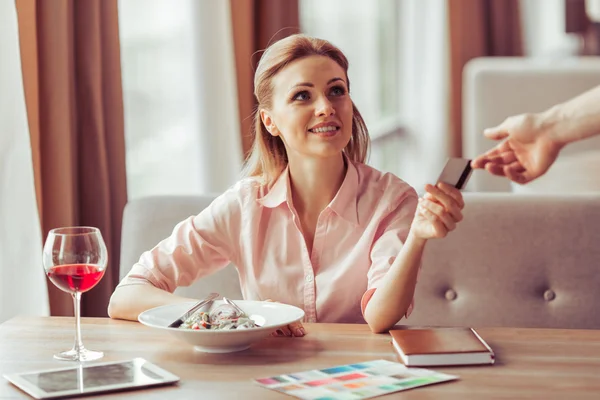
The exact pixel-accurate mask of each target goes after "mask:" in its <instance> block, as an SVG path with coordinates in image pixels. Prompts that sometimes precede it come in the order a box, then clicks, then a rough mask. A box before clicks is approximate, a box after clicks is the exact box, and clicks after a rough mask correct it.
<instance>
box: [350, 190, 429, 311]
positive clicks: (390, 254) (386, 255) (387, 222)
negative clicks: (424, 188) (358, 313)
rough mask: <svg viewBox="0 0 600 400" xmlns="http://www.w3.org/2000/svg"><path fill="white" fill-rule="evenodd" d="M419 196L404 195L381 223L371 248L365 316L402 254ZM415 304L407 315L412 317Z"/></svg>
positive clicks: (414, 193)
mask: <svg viewBox="0 0 600 400" xmlns="http://www.w3.org/2000/svg"><path fill="white" fill-rule="evenodd" d="M417 203H418V196H417V194H416V192H415V191H414V189H410V190H409V191H407V193H406V194H405V195H404V197H403V198H402V200H401V201H400V203H399V204H398V205H397V206H396V207H394V208H393V209H392V210H391V211H390V213H389V214H388V216H387V217H386V218H385V219H384V220H383V221H382V222H381V224H380V229H379V231H380V232H381V234H380V235H379V236H378V237H376V238H375V240H374V241H373V245H372V247H371V267H370V268H369V272H368V274H367V278H368V286H367V291H366V292H365V293H364V295H363V296H362V300H361V309H362V312H363V315H364V311H365V308H366V306H367V303H368V302H369V300H370V299H371V297H372V296H373V294H374V293H375V290H376V289H377V287H378V286H379V285H380V283H381V281H382V280H383V279H384V278H385V275H386V274H387V272H388V271H389V269H390V267H391V265H392V264H393V263H394V261H395V260H396V257H397V256H398V254H399V253H400V250H401V249H402V246H403V245H404V242H406V238H407V237H408V233H409V231H410V226H411V224H412V221H413V218H414V215H415V211H416V209H417ZM413 303H414V300H413V302H411V305H410V307H409V308H408V311H407V313H406V316H407V317H408V315H410V312H411V311H412V308H413Z"/></svg>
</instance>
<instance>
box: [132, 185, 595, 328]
mask: <svg viewBox="0 0 600 400" xmlns="http://www.w3.org/2000/svg"><path fill="white" fill-rule="evenodd" d="M464 197H465V203H466V206H465V210H464V215H465V219H464V221H463V222H462V223H461V224H459V226H458V228H457V229H456V231H454V232H452V233H451V234H450V235H449V236H448V237H447V238H446V239H444V240H437V241H431V242H430V243H428V244H427V248H426V251H425V255H424V259H423V266H422V270H421V274H420V276H419V282H418V284H417V289H416V295H415V296H416V297H415V309H414V312H413V314H412V315H411V316H410V317H409V318H408V319H407V320H402V321H401V322H400V323H402V324H411V325H438V326H458V325H463V326H478V327H482V326H518V327H556V328H558V327H561V328H594V329H598V328H600V194H598V195H577V196H548V195H545V196H534V195H515V194H511V193H465V194H464ZM213 198H214V197H212V196H205V197H201V196H198V197H195V196H188V197H185V196H184V197H178V196H174V197H150V198H144V199H139V200H134V201H131V202H130V203H129V204H127V206H126V208H125V212H124V218H123V236H122V249H121V277H123V276H124V275H125V274H126V273H127V271H129V269H130V268H131V266H132V265H133V264H134V263H135V262H136V261H137V260H138V258H139V256H140V255H141V253H142V252H143V251H145V250H148V249H151V248H152V247H153V246H154V245H155V244H157V243H158V242H159V241H160V240H162V239H164V238H165V237H167V236H168V235H169V234H170V233H171V231H172V229H173V227H174V226H175V224H176V223H177V222H179V221H181V220H183V219H184V218H186V217H188V216H190V215H194V214H197V213H198V212H200V211H201V210H202V209H203V208H204V207H206V206H207V205H208V204H209V203H210V201H211V200H212V199H213ZM209 291H217V292H219V293H221V294H222V295H226V296H230V297H232V298H241V292H240V289H239V281H238V276H237V271H236V270H235V268H234V267H233V266H228V267H227V268H225V269H224V270H222V271H220V272H218V273H216V274H214V275H212V276H209V277H207V278H204V279H202V280H200V281H198V282H196V283H194V284H193V285H192V286H190V287H185V288H178V289H177V293H179V294H182V295H184V296H190V297H200V296H202V295H204V294H206V293H208V292H209Z"/></svg>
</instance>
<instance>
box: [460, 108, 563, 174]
mask: <svg viewBox="0 0 600 400" xmlns="http://www.w3.org/2000/svg"><path fill="white" fill-rule="evenodd" d="M484 135H485V136H486V137H488V138H489V139H492V140H502V142H501V143H499V144H498V145H497V146H495V147H494V148H493V149H491V150H489V151H488V152H486V153H484V154H482V155H480V156H478V157H477V158H475V159H474V160H473V161H472V162H471V166H472V167H473V168H480V169H485V170H487V171H488V172H490V173H491V174H493V175H497V176H505V177H507V178H508V179H510V180H511V181H513V182H517V183H520V184H525V183H528V182H531V181H532V180H534V179H536V178H538V177H540V176H542V175H543V174H545V173H546V171H548V169H549V168H550V166H551V165H552V164H553V163H554V161H555V160H556V157H558V153H559V152H560V149H561V146H560V145H559V144H558V143H556V142H555V141H553V140H552V139H551V137H550V135H549V134H548V132H547V130H546V128H545V127H544V126H542V124H541V123H540V122H539V121H538V119H537V118H536V116H535V114H522V115H517V116H514V117H509V118H507V119H506V120H505V121H504V122H503V123H502V124H500V125H498V126H497V127H495V128H490V129H486V130H485V131H484Z"/></svg>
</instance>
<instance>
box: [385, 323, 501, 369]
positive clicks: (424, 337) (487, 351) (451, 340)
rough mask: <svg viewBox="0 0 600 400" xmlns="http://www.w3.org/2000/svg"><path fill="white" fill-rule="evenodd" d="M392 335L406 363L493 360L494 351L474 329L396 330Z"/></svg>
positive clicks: (436, 363) (439, 363)
mask: <svg viewBox="0 0 600 400" xmlns="http://www.w3.org/2000/svg"><path fill="white" fill-rule="evenodd" d="M390 336H391V337H392V344H393V346H394V350H396V352H397V353H398V355H399V356H400V359H401V360H402V362H403V363H404V365H406V366H411V367H413V366H421V367H422V366H435V365H476V364H493V363H494V352H493V351H492V349H491V348H490V346H488V344H487V343H486V342H485V341H484V340H483V339H482V338H481V336H479V335H478V334H477V332H475V330H473V329H471V328H430V329H395V330H391V331H390Z"/></svg>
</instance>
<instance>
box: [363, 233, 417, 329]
mask: <svg viewBox="0 0 600 400" xmlns="http://www.w3.org/2000/svg"><path fill="white" fill-rule="evenodd" d="M426 242H427V240H425V239H420V238H416V237H415V236H414V235H413V234H411V233H409V235H408V238H407V239H406V243H405V244H404V246H403V247H402V250H400V254H398V256H397V257H396V259H395V260H394V263H393V264H392V265H391V267H390V269H389V271H388V272H387V274H386V276H385V279H384V280H383V281H382V283H381V284H380V286H379V287H378V288H377V290H375V293H374V294H373V297H371V300H369V302H368V303H367V307H366V309H365V313H364V317H365V321H367V323H368V324H369V327H370V328H371V330H372V331H373V332H375V333H382V332H386V331H387V330H388V329H390V328H391V327H392V326H394V324H396V323H397V322H398V321H399V320H400V319H401V318H402V317H403V316H404V315H405V314H406V311H407V310H408V307H409V306H410V303H411V301H412V299H413V296H414V292H415V286H416V284H417V274H418V272H419V266H420V264H421V256H422V255H423V250H424V249H425V243H426Z"/></svg>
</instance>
